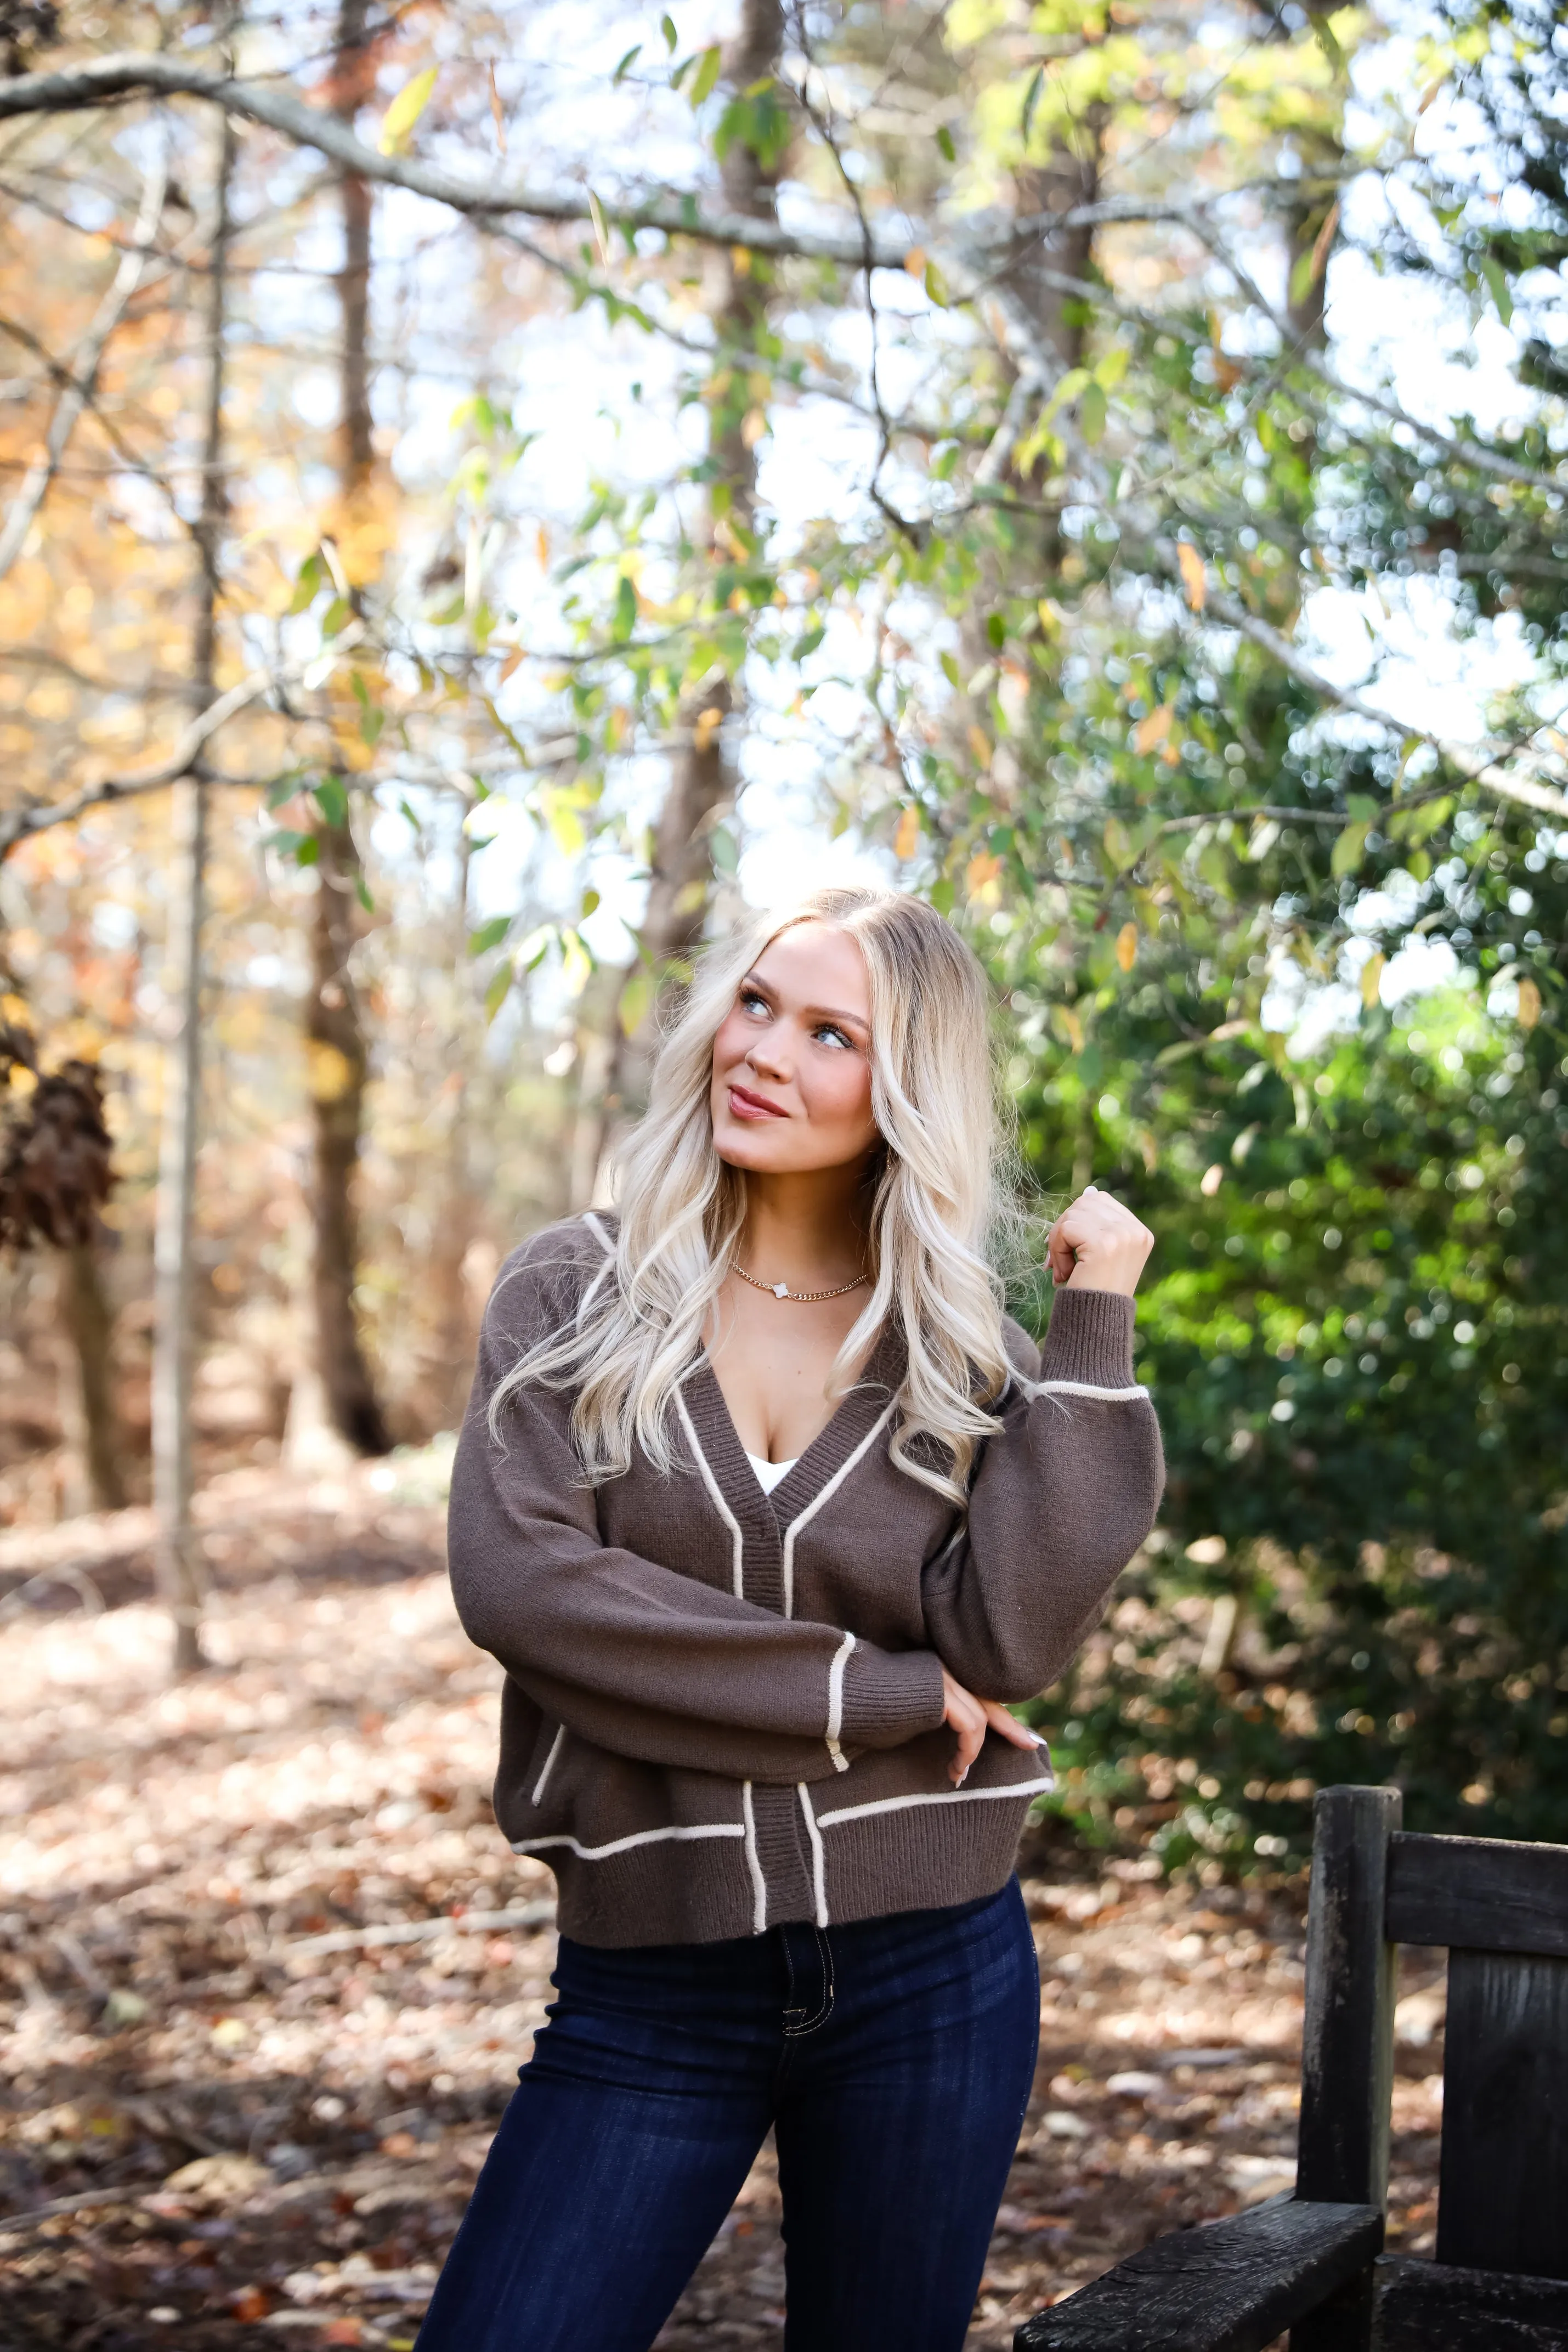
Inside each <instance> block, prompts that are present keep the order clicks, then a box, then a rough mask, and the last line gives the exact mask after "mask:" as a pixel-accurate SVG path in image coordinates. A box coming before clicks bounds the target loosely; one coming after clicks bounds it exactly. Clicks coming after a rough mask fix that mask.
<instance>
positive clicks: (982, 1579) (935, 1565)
mask: <svg viewBox="0 0 1568 2352" xmlns="http://www.w3.org/2000/svg"><path fill="white" fill-rule="evenodd" d="M1133 1314H1134V1308H1133V1301H1132V1300H1131V1299H1130V1298H1124V1297H1121V1296H1120V1295H1119V1294H1118V1293H1116V1292H1113V1291H1108V1290H1076V1289H1072V1288H1071V1287H1066V1288H1063V1289H1061V1290H1059V1291H1058V1292H1057V1294H1056V1296H1055V1298H1054V1300H1053V1302H1052V1305H1051V1328H1050V1330H1049V1332H1048V1334H1047V1337H1046V1341H1045V1346H1044V1349H1043V1351H1042V1353H1041V1356H1040V1361H1039V1375H1038V1378H1036V1377H1034V1376H1033V1368H1032V1366H1031V1365H1030V1360H1029V1359H1030V1357H1032V1354H1033V1350H1032V1348H1030V1349H1029V1350H1028V1355H1027V1356H1026V1355H1025V1353H1024V1349H1021V1348H1015V1349H1013V1351H1012V1352H1013V1353H1014V1357H1015V1361H1019V1360H1021V1361H1022V1363H1023V1367H1024V1373H1025V1377H1024V1378H1023V1379H1021V1380H1019V1381H1015V1383H1014V1387H1013V1390H1012V1391H1011V1392H1010V1393H1009V1397H1008V1399H1007V1401H1006V1402H1005V1404H1004V1406H1003V1409H1002V1414H1001V1423H1002V1425H1001V1427H1000V1428H999V1429H998V1432H997V1433H996V1434H995V1436H993V1437H989V1438H988V1439H987V1440H986V1444H985V1448H984V1452H983V1454H982V1456H981V1460H980V1465H979V1468H978V1470H977V1474H976V1476H975V1480H974V1484H973V1486H972V1488H971V1491H970V1496H969V1509H968V1514H967V1519H966V1521H965V1522H964V1524H963V1525H962V1526H961V1527H960V1528H959V1529H958V1531H957V1533H956V1535H955V1536H954V1537H953V1538H952V1539H951V1540H950V1542H949V1543H948V1544H947V1545H946V1548H945V1549H944V1550H942V1551H941V1552H939V1553H938V1554H937V1556H936V1559H933V1560H931V1561H930V1562H929V1563H928V1564H927V1566H926V1569H925V1577H924V1601H925V1625H926V1632H927V1634H928V1636H929V1639H930V1641H931V1644H932V1647H933V1648H934V1649H935V1650H936V1653H937V1654H938V1655H939V1656H940V1658H941V1659H942V1661H943V1663H944V1664H945V1665H946V1666H947V1668H948V1669H949V1671H950V1672H951V1673H953V1674H955V1675H956V1676H957V1678H958V1680H959V1681H960V1682H961V1683H963V1684H965V1685H967V1687H968V1688H969V1689H970V1690H972V1691H974V1692H975V1693H976V1694H977V1696H980V1697H982V1698H994V1699H1006V1700H1009V1701H1013V1702H1017V1701H1019V1700H1020V1699H1027V1698H1033V1697H1034V1696H1036V1695H1037V1694H1038V1693H1039V1692H1040V1691H1042V1690H1047V1689H1049V1688H1050V1686H1051V1684H1052V1683H1054V1682H1055V1681H1057V1679H1058V1678H1059V1677H1060V1675H1061V1674H1062V1672H1063V1670H1064V1669H1065V1668H1066V1667H1067V1665H1068V1664H1070V1663H1071V1659H1072V1657H1073V1655H1074V1654H1075V1652H1076V1651H1077V1649H1078V1646H1079V1644H1080V1643H1081V1642H1082V1640H1083V1637H1084V1635H1085V1634H1086V1633H1088V1632H1089V1630H1090V1628H1091V1627H1092V1625H1093V1624H1094V1623H1095V1622H1096V1621H1097V1620H1098V1618H1099V1616H1100V1612H1101V1611H1102V1610H1103V1607H1104V1604H1105V1598H1106V1595H1107V1594H1108V1592H1109V1591H1110V1590H1111V1587H1112V1585H1113V1583H1114V1582H1115V1580H1116V1579H1117V1577H1118V1576H1119V1575H1120V1574H1121V1572H1122V1570H1123V1569H1124V1567H1125V1566H1126V1564H1127V1562H1128V1560H1129V1559H1131V1558H1132V1556H1133V1554H1134V1551H1136V1549H1137V1548H1138V1546H1139V1545H1140V1544H1141V1543H1142V1542H1143V1540H1144V1538H1145V1536H1146V1535H1147V1534H1148V1532H1149V1529H1150V1528H1152V1527H1153V1525H1154V1523H1155V1512H1156V1511H1157V1510H1158V1508H1159V1503H1160V1496H1161V1494H1162V1493H1163V1491H1164V1488H1165V1457H1164V1454H1163V1452H1162V1449H1161V1445H1160V1429H1159V1423H1158V1421H1157V1419H1156V1418H1155V1409H1154V1405H1153V1403H1152V1402H1151V1400H1150V1397H1149V1394H1148V1391H1147V1390H1146V1389H1143V1388H1140V1387H1139V1386H1138V1384H1137V1382H1136V1381H1134V1378H1133ZM1011 1336H1012V1335H1009V1337H1011ZM1016 1337H1017V1339H1019V1340H1021V1339H1023V1335H1022V1333H1021V1332H1020V1333H1018V1334H1017V1335H1016ZM1027 1344H1028V1343H1027V1342H1026V1343H1025V1346H1026V1347H1027Z"/></svg>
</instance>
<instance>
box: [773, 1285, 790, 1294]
mask: <svg viewBox="0 0 1568 2352" xmlns="http://www.w3.org/2000/svg"><path fill="white" fill-rule="evenodd" d="M773 1296H774V1297H775V1298H788V1297H789V1284H788V1283H787V1282H776V1283H775V1284H774V1286H773Z"/></svg>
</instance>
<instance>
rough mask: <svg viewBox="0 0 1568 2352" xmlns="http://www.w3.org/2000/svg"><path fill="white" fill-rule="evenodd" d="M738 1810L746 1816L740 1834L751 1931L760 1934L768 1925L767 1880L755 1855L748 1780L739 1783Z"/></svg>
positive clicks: (753, 1824)
mask: <svg viewBox="0 0 1568 2352" xmlns="http://www.w3.org/2000/svg"><path fill="white" fill-rule="evenodd" d="M740 1810H741V1811H742V1812H743V1813H744V1814H745V1816H746V1826H745V1828H744V1829H743V1830H742V1832H741V1835H742V1837H744V1838H745V1840H746V1866H747V1869H748V1870H749V1871H750V1873H751V1932H752V1934H753V1935H754V1936H760V1935H762V1934H764V1933H765V1932H766V1930H767V1927H768V1881H767V1879H766V1878H764V1876H763V1874H762V1864H761V1863H760V1862H759V1861H758V1855H757V1816H756V1814H755V1812H754V1811H752V1806H751V1783H750V1781H749V1780H743V1781H742V1782H741V1784H740Z"/></svg>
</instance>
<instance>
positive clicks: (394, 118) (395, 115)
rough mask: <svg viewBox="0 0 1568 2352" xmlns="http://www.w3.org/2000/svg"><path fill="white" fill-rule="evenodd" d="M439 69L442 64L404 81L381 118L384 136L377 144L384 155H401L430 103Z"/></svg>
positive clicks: (430, 67) (427, 67)
mask: <svg viewBox="0 0 1568 2352" xmlns="http://www.w3.org/2000/svg"><path fill="white" fill-rule="evenodd" d="M440 71H441V68H440V67H439V66H426V67H425V68H424V71H423V73H416V74H415V75H414V77H413V80H412V81H405V82H404V84H403V86H402V89H400V90H399V92H398V94H397V96H396V97H395V98H394V99H393V100H392V104H391V105H390V106H389V107H388V109H387V110H386V112H385V113H384V114H383V115H382V135H381V137H380V139H379V140H378V141H377V142H376V143H377V145H378V146H379V147H380V149H381V152H382V154H383V155H401V154H402V151H403V149H404V148H405V147H406V146H407V144H408V141H409V134H410V132H411V131H413V126H414V124H415V123H416V122H417V121H419V118H420V116H421V115H422V114H423V112H424V110H425V108H426V107H427V106H428V105H429V103H430V93H431V91H432V90H433V89H434V88H435V77H436V75H437V74H438V73H439V72H440Z"/></svg>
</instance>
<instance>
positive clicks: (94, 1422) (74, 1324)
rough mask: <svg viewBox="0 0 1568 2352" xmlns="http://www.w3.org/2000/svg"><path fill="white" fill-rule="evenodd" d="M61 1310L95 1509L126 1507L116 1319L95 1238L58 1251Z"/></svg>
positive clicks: (120, 1509) (80, 1431) (90, 1491)
mask: <svg viewBox="0 0 1568 2352" xmlns="http://www.w3.org/2000/svg"><path fill="white" fill-rule="evenodd" d="M59 1283H60V1288H59V1299H60V1310H61V1314H62V1316H63V1318H64V1321H65V1326H66V1329H67V1331H68V1333H69V1335H70V1341H71V1346H72V1349H74V1351H75V1355H76V1370H77V1381H76V1388H77V1395H76V1399H75V1402H76V1404H77V1407H78V1443H79V1444H80V1447H81V1455H82V1466H83V1468H84V1470H85V1471H86V1473H87V1487H88V1493H89V1496H90V1497H91V1502H92V1507H93V1509H94V1510H95V1511H122V1510H123V1509H124V1508H125V1472H124V1455H123V1450H122V1445H121V1440H120V1417H119V1415H118V1414H117V1412H115V1409H114V1378H113V1349H112V1339H113V1330H114V1317H113V1314H112V1312H111V1310H110V1304H109V1299H108V1297H107V1295H106V1293H105V1290H104V1286H103V1263H102V1260H101V1258H100V1256H99V1246H98V1243H97V1241H96V1240H94V1239H89V1240H87V1241H83V1242H76V1243H73V1244H72V1245H71V1246H70V1248H68V1249H63V1250H61V1252H60V1253H59Z"/></svg>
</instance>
